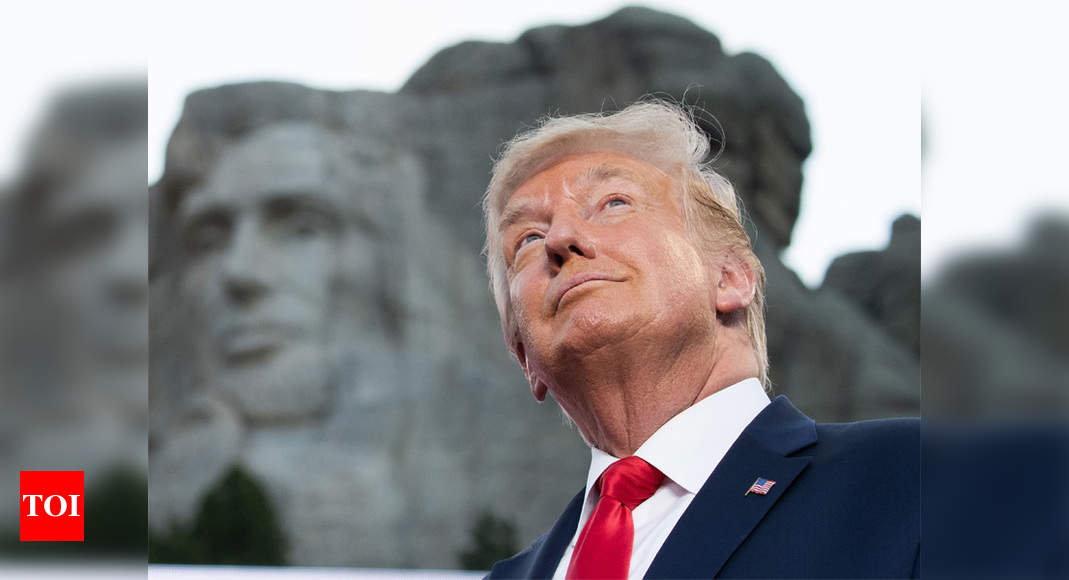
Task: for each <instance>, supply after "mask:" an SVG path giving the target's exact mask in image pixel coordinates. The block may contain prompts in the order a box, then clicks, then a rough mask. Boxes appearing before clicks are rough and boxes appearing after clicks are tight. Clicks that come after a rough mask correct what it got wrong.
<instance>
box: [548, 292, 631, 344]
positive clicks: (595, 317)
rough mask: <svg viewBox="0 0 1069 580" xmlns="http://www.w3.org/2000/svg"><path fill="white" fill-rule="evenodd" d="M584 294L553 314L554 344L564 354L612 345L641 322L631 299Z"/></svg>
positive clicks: (627, 334)
mask: <svg viewBox="0 0 1069 580" xmlns="http://www.w3.org/2000/svg"><path fill="white" fill-rule="evenodd" d="M594 294H596V293H591V295H589V296H583V297H582V298H581V299H578V300H573V301H572V302H570V303H569V304H567V305H566V306H564V307H562V308H561V309H560V310H558V312H557V314H556V316H554V326H555V333H554V334H555V341H554V342H555V344H556V348H557V349H558V350H559V351H560V352H561V353H562V354H576V355H582V354H587V353H590V352H594V351H596V350H598V349H600V348H603V347H605V346H608V345H611V344H613V343H614V342H617V341H619V340H621V339H623V338H625V337H627V336H629V335H630V334H631V333H629V330H630V329H633V328H635V327H636V326H639V325H640V321H639V320H637V318H639V314H640V313H637V312H633V311H632V308H631V307H630V306H631V303H628V302H620V301H616V300H611V299H610V298H611V297H609V296H601V295H594Z"/></svg>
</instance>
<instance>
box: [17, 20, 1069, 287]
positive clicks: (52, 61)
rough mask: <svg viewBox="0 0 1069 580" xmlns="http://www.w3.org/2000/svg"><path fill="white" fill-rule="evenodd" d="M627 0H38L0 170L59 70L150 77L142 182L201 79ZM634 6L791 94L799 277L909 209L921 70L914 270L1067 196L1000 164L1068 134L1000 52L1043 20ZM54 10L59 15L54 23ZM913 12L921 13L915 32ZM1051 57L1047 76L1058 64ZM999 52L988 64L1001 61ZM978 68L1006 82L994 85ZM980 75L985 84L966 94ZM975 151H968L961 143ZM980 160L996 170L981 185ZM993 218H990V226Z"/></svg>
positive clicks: (1039, 41) (1038, 41) (288, 66)
mask: <svg viewBox="0 0 1069 580" xmlns="http://www.w3.org/2000/svg"><path fill="white" fill-rule="evenodd" d="M623 5H625V3H623V2H618V1H611V0H584V1H583V2H575V1H574V0H571V1H567V2H563V1H553V2H538V3H510V4H508V5H507V6H506V5H505V4H503V3H502V2H500V1H498V2H489V1H456V2H449V3H444V2H443V3H428V2H413V1H407V0H393V1H390V2H381V1H366V2H341V1H335V2H327V1H322V0H304V1H302V2H295V3H290V4H287V5H286V7H281V6H280V5H277V4H274V3H271V4H268V3H257V2H249V1H244V0H243V1H228V2H218V1H215V2H207V1H203V0H196V1H187V2H155V3H153V4H151V5H149V6H148V7H142V4H140V3H138V2H133V1H129V2H128V1H125V0H123V1H119V0H116V1H113V2H94V3H92V5H91V7H86V6H81V5H78V4H74V3H70V4H68V3H63V4H56V5H49V4H47V3H35V4H32V5H28V6H23V7H21V8H19V9H18V10H14V11H13V12H14V13H11V12H12V11H11V10H10V9H9V15H8V17H6V18H5V20H6V21H7V24H8V26H7V27H6V28H7V29H8V30H6V31H5V33H6V35H5V36H4V37H2V38H0V50H3V52H4V54H6V55H19V54H28V53H29V52H28V51H32V53H30V54H32V56H33V58H32V59H22V60H18V59H15V60H13V61H12V59H10V58H9V59H5V60H6V61H12V62H14V65H13V72H12V73H10V75H9V79H18V82H11V81H9V82H6V83H5V92H4V94H3V96H0V99H2V104H3V106H2V107H0V127H3V128H4V129H3V131H0V133H2V134H0V180H2V179H7V178H9V177H10V175H11V172H12V171H13V168H14V167H15V166H16V163H17V161H16V160H17V158H18V154H19V152H20V149H19V139H20V138H21V136H23V135H24V134H25V132H26V131H27V130H28V129H29V126H30V122H31V121H32V120H33V119H34V118H36V115H37V114H38V113H39V110H40V104H41V100H42V97H44V96H45V95H47V94H49V93H50V92H51V91H52V90H53V89H54V87H55V86H57V85H58V84H61V83H63V82H69V81H72V80H76V79H82V78H97V77H99V76H101V75H114V74H117V73H129V72H140V73H141V74H144V71H145V70H146V65H147V67H148V76H149V135H148V137H149V151H148V159H149V167H148V174H147V177H148V180H149V182H153V181H155V180H156V179H157V178H158V177H159V175H160V173H161V171H162V162H163V151H164V147H165V144H166V139H167V137H168V136H169V133H170V131H171V130H172V129H173V127H174V124H175V123H176V122H177V120H178V115H179V114H180V112H181V104H182V99H183V98H184V97H185V95H186V94H188V93H189V92H190V91H192V90H195V89H197V88H202V87H207V86H213V85H217V84H220V83H231V82H240V81H247V80H262V79H272V80H286V81H294V82H299V83H303V84H307V85H309V86H313V87H318V88H325V89H337V90H350V89H358V88H359V89H371V90H382V91H394V90H397V89H398V88H399V87H400V86H401V84H402V83H403V82H404V80H405V79H407V78H408V76H409V75H411V74H412V72H414V71H415V70H416V69H417V68H418V67H419V66H420V65H421V64H423V63H424V62H426V60H427V59H429V58H430V57H431V56H432V55H433V54H434V53H435V52H437V51H438V50H439V49H441V48H444V47H446V46H449V45H452V44H455V43H457V42H460V41H463V40H491V41H511V40H513V39H515V37H516V36H518V35H519V34H520V33H521V32H523V31H524V30H526V29H528V28H530V27H532V26H536V25H541V24H550V23H561V24H581V23H586V22H589V21H591V20H595V19H598V18H601V17H604V16H606V15H608V14H610V13H611V12H613V11H614V10H615V9H617V8H619V7H621V6H623ZM645 5H647V6H651V7H654V8H660V9H663V10H666V11H669V12H674V13H676V14H679V15H681V16H685V17H687V18H689V19H691V20H693V21H694V22H696V23H697V24H699V25H700V26H702V27H704V28H706V29H707V30H710V31H712V32H713V33H715V34H717V35H718V36H719V37H720V39H721V42H722V44H723V46H724V48H725V50H726V51H727V52H729V53H736V52H740V51H744V50H749V51H754V52H757V53H759V54H761V55H763V56H765V57H766V58H768V59H769V60H770V61H771V62H772V63H773V64H774V65H775V66H776V67H777V69H778V70H779V72H780V74H782V75H783V76H784V77H785V78H786V79H787V81H788V83H789V84H790V85H791V86H792V87H794V89H795V91H796V92H798V93H799V94H800V95H801V97H802V98H803V99H804V100H805V102H806V107H807V112H808V115H809V120H810V124H811V126H812V131H813V143H814V152H813V154H812V155H811V156H810V158H809V160H808V162H807V163H806V166H805V176H806V181H805V186H804V190H803V194H802V195H803V197H802V200H803V205H802V214H801V216H800V218H799V222H798V224H797V226H796V228H795V237H794V242H793V244H792V245H791V247H790V248H789V249H788V250H787V251H786V252H785V253H784V259H785V261H786V262H787V263H788V265H790V266H791V267H793V268H794V269H795V270H796V271H797V272H798V273H799V275H800V276H801V278H802V279H803V280H804V281H805V282H806V283H808V284H810V285H818V284H819V283H820V281H821V279H822V278H823V273H824V270H825V269H826V267H827V264H828V263H829V262H830V261H831V259H833V258H834V257H835V256H837V255H839V254H841V253H844V252H847V251H854V250H862V249H876V248H880V247H882V246H883V245H884V244H886V241H887V237H888V232H889V229H890V224H891V221H892V220H893V219H894V218H895V217H896V216H897V215H899V214H900V213H902V212H906V211H909V212H913V213H919V212H920V209H921V193H920V192H921V182H922V178H921V164H920V112H921V86H922V81H923V83H924V87H925V99H924V100H925V108H926V112H927V121H928V123H927V129H928V131H929V134H928V144H929V146H930V147H929V151H928V153H929V155H928V159H927V161H928V163H927V165H926V167H925V175H924V182H925V184H926V185H927V187H928V195H927V197H926V199H925V204H924V209H925V232H924V235H925V238H924V240H925V241H924V258H925V261H926V267H927V266H928V264H931V263H936V262H938V260H939V259H941V258H940V256H943V255H944V254H945V251H944V250H942V249H940V248H953V247H955V244H957V246H959V247H960V246H961V244H965V245H966V246H968V245H970V244H976V243H979V242H978V240H983V239H987V237H989V236H996V237H997V236H1003V237H1005V238H1006V239H1010V238H1009V237H1008V234H1006V233H1005V232H1015V231H1018V230H1019V227H1020V223H1022V221H1023V220H1024V219H1025V218H1024V215H1025V214H1026V213H1027V210H1028V208H1029V207H1034V204H1032V202H1031V201H1030V200H1031V199H1033V198H1035V196H1041V195H1048V194H1052V195H1048V196H1050V197H1055V198H1057V197H1059V196H1061V197H1065V195H1064V194H1065V189H1064V188H1062V189H1060V190H1058V188H1057V187H1055V186H1053V185H1052V184H1060V183H1064V179H1060V175H1056V174H1052V173H1045V172H1043V171H1036V170H1033V171H1029V172H1028V174H1027V175H1017V174H1013V172H1007V171H1001V170H1002V169H1007V168H1008V166H1007V164H1009V163H1012V164H1013V167H1019V166H1023V165H1027V164H1029V163H1030V162H1032V159H1031V158H1029V155H1032V154H1033V153H1034V151H1033V149H1023V148H1021V147H1017V146H1016V145H1017V144H1020V143H1028V144H1029V145H1033V144H1037V143H1039V142H1042V139H1050V140H1052V141H1055V140H1056V136H1057V134H1058V133H1060V134H1061V135H1064V134H1066V127H1065V124H1064V123H1065V113H1064V111H1061V112H1055V113H1053V114H1054V119H1053V122H1054V126H1060V127H1062V130H1061V131H1060V132H1058V133H1052V134H1050V135H1045V128H1046V127H1049V126H1051V124H1050V123H1049V122H1048V123H1044V122H1041V121H1040V119H1039V115H1040V114H1041V113H1040V111H1045V110H1049V111H1057V109H1056V107H1061V106H1063V105H1062V104H1063V103H1065V102H1067V100H1066V98H1065V97H1066V94H1065V92H1064V87H1062V86H1060V85H1059V86H1053V85H1051V83H1053V81H1050V82H1048V85H1051V86H1047V85H1044V86H1043V87H1042V88H1043V91H1042V94H1038V95H1035V94H1032V93H1028V94H1027V95H1026V94H1024V93H1023V92H1022V91H1021V90H1019V87H1020V86H1021V84H1022V83H1026V82H1028V81H1032V80H1034V78H1032V77H1031V75H1032V73H1034V72H1037V69H1042V68H1044V64H1043V61H1042V60H1041V59H1039V60H1037V59H1034V58H1033V59H1032V60H1031V61H1029V59H1028V58H1025V57H1024V56H1023V55H1021V56H1017V57H1013V58H1011V57H1007V56H1003V57H1002V58H1001V59H1000V58H998V55H999V54H1001V53H1000V51H1002V50H1004V49H1005V47H1007V46H1025V47H1028V48H1029V49H1032V48H1041V47H1042V46H1043V43H1044V42H1047V41H1049V42H1053V40H1052V39H1054V38H1058V37H1059V36H1060V31H1059V30H1058V22H1057V20H1058V19H1056V18H1052V17H1051V16H1054V15H1050V14H1029V13H1028V11H1027V10H1026V11H1023V12H1022V14H1023V16H1025V17H1026V18H1024V17H1023V18H1022V19H1021V20H1020V23H1021V25H1020V26H1017V27H1016V28H1015V27H1014V26H1007V23H1009V24H1012V23H1013V22H1014V19H1013V18H1012V17H1011V16H1010V15H1007V14H1006V13H996V12H995V10H994V9H991V10H990V11H989V12H990V13H983V12H979V13H978V11H977V10H975V9H972V8H970V7H971V6H972V4H964V3H961V4H954V3H946V4H939V5H938V6H939V8H937V9H934V10H936V11H934V12H933V9H928V8H925V10H924V11H923V12H922V11H921V10H920V9H919V8H918V7H919V6H921V5H920V4H911V3H903V2H893V3H892V2H888V3H885V4H884V5H883V6H882V7H881V6H876V7H874V6H873V5H871V4H869V3H852V2H845V1H843V2H823V3H812V2H807V3H793V2H786V1H783V2H773V1H765V2H745V3H744V2H690V1H683V0H680V1H659V2H649V3H646V4H645ZM1036 6H1041V5H1040V4H1036ZM57 13H62V14H63V18H55V14H57ZM962 14H967V15H968V20H969V22H970V26H968V27H962V26H959V23H960V22H961V20H962V16H961V15H962ZM921 17H923V18H925V19H928V20H931V21H933V22H934V24H932V25H922V24H921V23H920V22H921V21H920V18H921ZM1061 21H1062V22H1064V19H1062V20H1061ZM87 23H93V24H94V25H93V26H90V25H88V24H87ZM1033 23H1034V26H1035V28H1032V27H1033ZM1025 24H1027V27H1026V26H1025ZM998 25H1001V28H1000V30H999V34H998V38H999V40H1000V42H991V41H990V39H991V38H992V36H985V34H987V33H990V30H987V29H986V28H985V27H988V28H990V27H993V26H998ZM948 30H952V31H953V34H955V35H958V34H960V35H962V36H963V37H965V38H967V39H968V42H969V43H971V44H978V45H980V49H981V52H979V53H976V52H973V49H972V48H968V46H971V44H969V45H967V48H960V46H961V44H960V43H954V42H941V41H940V40H939V39H941V38H943V37H945V35H946V33H947V32H946V31H948ZM985 30H987V32H985ZM1057 42H1059V43H1060V44H1062V45H1064V44H1065V43H1064V41H1060V40H1059V41H1057ZM146 47H147V51H146ZM985 51H986V52H985ZM989 53H991V54H989ZM922 54H923V58H922ZM975 54H979V55H980V56H976V57H974V56H973V55H975ZM1062 54H1064V51H1062ZM990 57H995V58H990ZM1048 58H1049V60H1050V62H1048V63H1047V65H1046V67H1047V68H1046V70H1047V72H1048V73H1050V72H1051V71H1053V70H1054V69H1053V68H1051V67H1052V66H1053V60H1054V58H1055V57H1054V56H1049V57H1048ZM962 61H967V62H968V63H969V64H968V66H962ZM1022 61H1025V62H1022ZM993 63H997V64H999V65H1000V66H998V67H997V74H995V72H996V71H993V70H992V68H991V67H992V64H993ZM1025 64H1027V66H1022V65H1025ZM981 67H982V68H981ZM985 75H991V76H992V80H994V79H996V78H998V79H1009V80H1010V82H1002V81H1000V82H991V83H988V82H986V78H987V77H986V76H985ZM1062 76H1064V75H1062ZM976 84H980V85H982V86H983V87H984V90H983V91H982V92H980V93H979V94H977V91H975V85H976ZM1053 84H1058V83H1053ZM1004 98H1005V99H1017V100H1022V99H1024V100H1025V101H1027V102H1028V103H1029V106H1027V107H1025V106H1018V107H1015V108H1013V109H1012V110H1007V108H1006V107H1005V104H1004V103H1005V101H1004V100H1002V99H1004ZM1031 104H1035V105H1036V106H1035V107H1032V106H1031ZM1043 105H1047V106H1046V107H1045V108H1041V107H1042V106H1043ZM1045 114H1046V113H1045ZM1059 115H1060V116H1059ZM1026 118H1027V119H1028V121H1027V122H1023V123H1019V124H1015V122H1017V121H1019V120H1023V119H1026ZM1047 118H1048V119H1050V117H1049V114H1048V117H1047ZM1058 123H1061V125H1059V124H1058ZM981 136H983V137H984V138H981ZM729 138H730V136H729ZM1059 145H1060V143H1059ZM978 149H982V150H983V151H984V153H983V155H982V156H981V155H977V154H976V153H975V152H976V151H977V150H978ZM1044 152H1045V153H1044V154H1045V155H1047V156H1048V157H1049V161H1050V163H1049V164H1048V163H1046V162H1047V161H1048V159H1047V157H1044V158H1043V161H1044V162H1043V163H1039V164H1038V165H1040V166H1043V167H1050V168H1054V167H1056V164H1054V163H1053V162H1054V161H1056V158H1057V156H1058V155H1057V153H1055V151H1054V148H1053V147H1052V148H1050V149H1049V150H1047V149H1044ZM1015 154H1016V155H1018V157H1014V155H1015ZM977 168H979V169H981V170H982V171H977ZM991 173H999V178H998V179H992V178H991V177H992V176H991ZM1052 179H1053V180H1052ZM1011 183H1012V184H1013V186H1014V187H1013V192H1014V195H1012V196H1007V200H1008V201H1009V202H1010V203H1009V204H1008V205H1007V204H1004V205H1003V207H1002V208H1001V210H1000V212H999V214H998V215H999V216H1000V218H1001V219H999V220H998V221H997V222H995V220H993V219H991V218H992V216H991V214H990V213H987V214H986V215H979V212H981V211H985V210H986V211H988V212H989V211H990V208H985V209H980V207H982V206H979V204H978V206H977V207H973V206H969V207H965V208H962V207H960V205H961V204H960V203H956V202H957V200H959V199H960V198H955V197H954V196H952V195H950V194H946V195H935V192H937V191H946V192H954V193H957V192H961V191H962V190H963V188H967V189H968V190H970V191H972V190H976V191H981V190H984V191H986V190H992V191H993V190H999V191H1005V188H1006V187H1008V186H1009V185H1010V184H1011ZM1044 192H1048V193H1044ZM1015 208H1016V209H1015ZM974 210H975V213H974ZM959 216H968V217H967V220H968V221H965V222H962V221H961V220H958V219H957V218H958V217H959ZM933 221H934V222H935V223H933ZM992 222H994V223H996V224H997V226H998V227H997V228H996V227H991V224H992ZM933 226H938V227H936V228H934V229H933ZM985 228H986V229H985Z"/></svg>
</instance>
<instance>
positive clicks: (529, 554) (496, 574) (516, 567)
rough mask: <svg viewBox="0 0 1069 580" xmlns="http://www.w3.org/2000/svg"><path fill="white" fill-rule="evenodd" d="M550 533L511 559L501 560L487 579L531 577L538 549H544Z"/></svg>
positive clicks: (543, 535)
mask: <svg viewBox="0 0 1069 580" xmlns="http://www.w3.org/2000/svg"><path fill="white" fill-rule="evenodd" d="M548 535H549V532H546V533H545V534H542V535H541V536H538V538H537V539H535V541H534V542H532V543H531V545H530V546H527V548H526V549H524V550H523V551H521V552H519V553H517V554H516V555H515V556H512V557H511V558H507V559H505V560H501V561H500V562H497V563H496V564H494V565H493V567H491V568H490V573H489V574H488V575H487V576H486V578H526V577H528V576H530V570H531V566H532V564H534V561H533V560H534V555H535V554H536V553H538V549H539V548H541V547H542V544H543V543H545V541H546V536H548Z"/></svg>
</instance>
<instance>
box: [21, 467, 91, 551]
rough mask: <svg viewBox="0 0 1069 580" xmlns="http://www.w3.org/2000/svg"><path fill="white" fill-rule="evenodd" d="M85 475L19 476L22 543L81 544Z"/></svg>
mask: <svg viewBox="0 0 1069 580" xmlns="http://www.w3.org/2000/svg"><path fill="white" fill-rule="evenodd" d="M84 500H85V472H83V471H20V472H19V540H20V541H23V542H81V541H83V540H84V539H85V538H84V534H85V526H84V523H85V501H84Z"/></svg>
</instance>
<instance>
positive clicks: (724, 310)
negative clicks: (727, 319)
mask: <svg viewBox="0 0 1069 580" xmlns="http://www.w3.org/2000/svg"><path fill="white" fill-rule="evenodd" d="M716 290H717V292H716V311H717V313H720V314H728V313H731V312H737V311H739V310H744V309H746V307H747V306H749V305H750V303H751V302H753V299H754V295H755V294H756V292H757V281H756V278H755V276H754V272H753V268H752V267H751V266H750V264H749V263H748V262H747V261H746V260H743V259H741V258H740V257H738V256H736V255H734V254H728V255H727V256H726V257H725V259H724V262H723V264H721V266H720V280H719V281H718V282H717V288H716Z"/></svg>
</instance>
